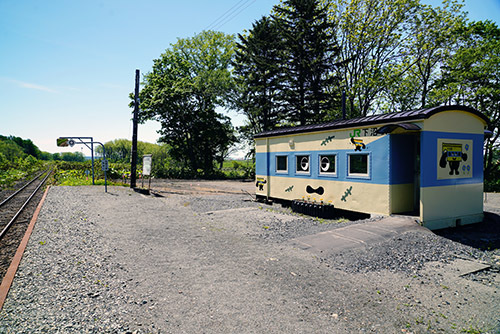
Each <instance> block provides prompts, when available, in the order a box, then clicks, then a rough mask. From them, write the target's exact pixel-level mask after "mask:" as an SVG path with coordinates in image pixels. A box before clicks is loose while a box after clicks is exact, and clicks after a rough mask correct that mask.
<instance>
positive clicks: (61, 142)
mask: <svg viewBox="0 0 500 334" xmlns="http://www.w3.org/2000/svg"><path fill="white" fill-rule="evenodd" d="M68 141H69V139H68V138H66V137H59V138H57V146H59V147H66V146H68V145H69V143H68Z"/></svg>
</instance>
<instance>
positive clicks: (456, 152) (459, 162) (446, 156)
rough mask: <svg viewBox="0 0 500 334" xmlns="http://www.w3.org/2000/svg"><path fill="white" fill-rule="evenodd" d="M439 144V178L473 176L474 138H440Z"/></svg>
mask: <svg viewBox="0 0 500 334" xmlns="http://www.w3.org/2000/svg"><path fill="white" fill-rule="evenodd" d="M437 144H438V147H437V162H438V166H437V179H438V180H443V179H463V178H471V177H473V175H474V173H473V170H472V167H473V164H472V162H473V161H474V158H473V157H474V156H473V152H472V146H473V141H472V140H468V139H454V138H447V139H444V138H438V141H437Z"/></svg>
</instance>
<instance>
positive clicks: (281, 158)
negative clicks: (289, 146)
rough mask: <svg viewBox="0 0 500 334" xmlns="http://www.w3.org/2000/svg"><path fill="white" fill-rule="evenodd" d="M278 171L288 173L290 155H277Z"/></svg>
mask: <svg viewBox="0 0 500 334" xmlns="http://www.w3.org/2000/svg"><path fill="white" fill-rule="evenodd" d="M276 172H278V173H288V157H287V156H286V155H278V156H276Z"/></svg>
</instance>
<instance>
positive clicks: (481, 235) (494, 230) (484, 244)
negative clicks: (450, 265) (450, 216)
mask: <svg viewBox="0 0 500 334" xmlns="http://www.w3.org/2000/svg"><path fill="white" fill-rule="evenodd" d="M434 233H435V234H437V235H439V236H441V237H444V238H447V239H450V240H453V241H456V242H459V243H461V244H464V245H467V246H471V247H474V248H476V249H480V250H482V251H485V250H486V251H492V250H497V249H500V216H499V215H498V214H496V213H492V212H485V213H484V221H483V222H482V223H478V224H471V225H466V226H460V227H453V228H447V229H442V230H437V231H434Z"/></svg>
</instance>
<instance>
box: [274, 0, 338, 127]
mask: <svg viewBox="0 0 500 334" xmlns="http://www.w3.org/2000/svg"><path fill="white" fill-rule="evenodd" d="M274 11H275V13H276V14H275V15H274V16H273V17H274V18H275V20H276V22H277V23H278V27H279V31H280V34H281V36H282V38H283V58H282V59H281V61H280V62H281V65H282V71H283V75H284V79H285V82H286V85H285V86H284V87H283V90H282V94H283V95H282V99H283V100H284V101H285V102H286V107H287V109H288V113H289V120H290V121H291V122H293V123H298V124H300V125H305V124H311V123H318V122H322V121H327V120H329V119H331V118H332V115H333V116H337V115H338V113H335V110H338V106H339V105H340V103H339V100H340V99H339V95H340V84H339V82H340V80H339V79H338V78H337V77H336V76H335V75H334V69H335V67H336V61H337V59H338V56H339V53H340V48H339V47H338V46H337V44H336V42H335V40H336V39H335V26H334V24H333V23H332V22H331V21H330V20H329V19H328V10H327V7H326V6H322V5H321V4H320V1H318V0H286V1H284V2H283V4H282V5H280V6H275V7H274Z"/></svg>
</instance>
